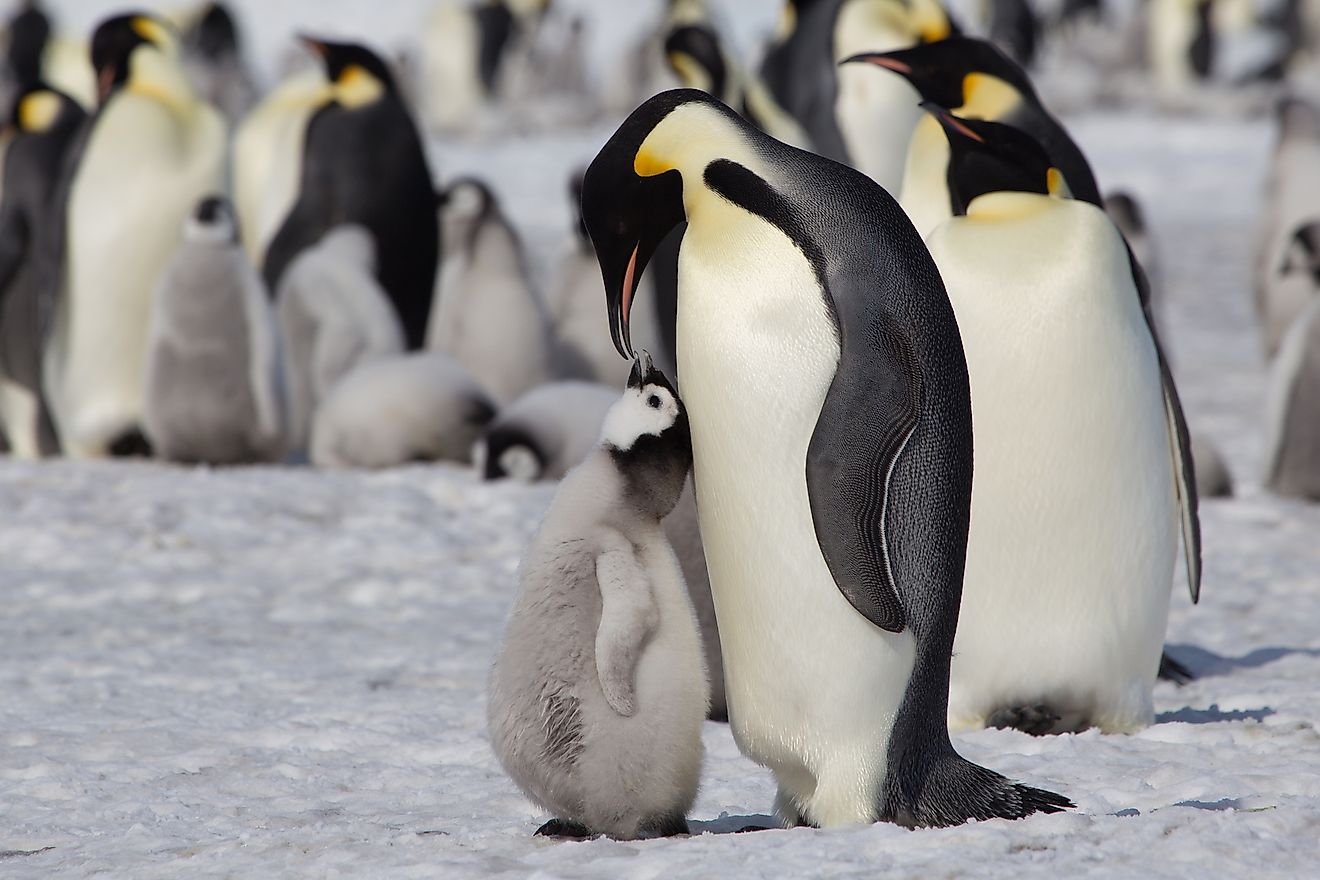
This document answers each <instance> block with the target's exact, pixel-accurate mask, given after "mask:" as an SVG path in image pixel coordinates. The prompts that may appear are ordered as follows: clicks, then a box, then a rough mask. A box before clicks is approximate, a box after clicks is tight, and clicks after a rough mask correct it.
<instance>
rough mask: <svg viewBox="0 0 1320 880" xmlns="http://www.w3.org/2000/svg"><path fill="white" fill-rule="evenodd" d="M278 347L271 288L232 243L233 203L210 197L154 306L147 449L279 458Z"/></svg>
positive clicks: (231, 460)
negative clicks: (269, 291)
mask: <svg viewBox="0 0 1320 880" xmlns="http://www.w3.org/2000/svg"><path fill="white" fill-rule="evenodd" d="M276 346H277V331H276V327H275V316H274V313H273V311H272V309H271V305H270V294H269V293H267V292H266V286H265V285H264V284H263V283H262V281H261V277H260V276H259V275H258V274H257V270H256V269H255V268H254V267H253V265H252V263H251V262H249V260H248V258H247V255H246V254H244V253H243V249H242V248H241V247H240V246H239V243H238V230H237V227H236V225H235V222H234V214H233V209H232V208H231V207H230V205H229V202H228V201H226V200H225V199H223V198H219V197H216V196H208V197H206V198H204V199H202V200H201V202H199V203H198V205H197V208H196V210H195V211H194V212H193V215H192V216H191V217H189V218H188V220H187V222H186V223H185V227H184V233H183V241H182V243H180V245H179V247H178V249H177V250H176V251H175V253H174V256H173V257H171V258H170V261H169V262H168V263H167V264H166V265H165V270H164V272H163V273H162V274H161V278H160V282H159V283H158V285H157V289H156V294H155V296H154V298H153V302H152V311H151V323H150V326H149V330H148V334H147V358H146V373H145V376H144V378H143V382H144V384H145V394H146V400H145V403H144V407H143V421H144V425H145V428H146V435H147V440H148V441H149V442H150V443H151V448H152V451H153V452H154V454H155V455H156V456H158V457H160V458H163V459H167V460H170V461H178V462H185V463H190V464H193V463H200V464H241V463H245V462H258V461H273V460H275V459H277V458H279V456H280V455H281V453H282V452H283V449H282V440H283V426H282V416H281V412H280V393H279V381H280V376H279V369H280V365H279V356H278V350H277V347H276Z"/></svg>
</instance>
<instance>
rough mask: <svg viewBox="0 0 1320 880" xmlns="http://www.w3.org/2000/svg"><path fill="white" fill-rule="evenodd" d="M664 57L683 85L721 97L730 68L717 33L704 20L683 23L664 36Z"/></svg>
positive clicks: (726, 84) (726, 83) (727, 81)
mask: <svg viewBox="0 0 1320 880" xmlns="http://www.w3.org/2000/svg"><path fill="white" fill-rule="evenodd" d="M665 58H667V59H668V60H669V66H670V67H671V68H672V69H673V71H674V73H675V74H677V75H678V78H679V79H680V80H682V81H683V85H685V86H687V87H689V88H693V89H701V90H702V91H703V92H710V93H711V94H712V95H715V96H716V97H723V95H724V90H725V88H726V87H727V86H728V84H729V70H728V68H727V66H726V65H725V63H724V53H723V52H722V51H721V50H720V40H719V37H717V36H716V35H715V31H713V30H711V29H710V27H709V26H707V25H705V24H685V25H681V26H679V27H676V28H674V29H673V30H671V31H670V32H669V36H668V37H666V38H665Z"/></svg>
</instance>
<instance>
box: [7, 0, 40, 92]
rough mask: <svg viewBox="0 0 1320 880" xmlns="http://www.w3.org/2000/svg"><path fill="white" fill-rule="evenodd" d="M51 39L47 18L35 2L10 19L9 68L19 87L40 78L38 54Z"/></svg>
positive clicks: (28, 84)
mask: <svg viewBox="0 0 1320 880" xmlns="http://www.w3.org/2000/svg"><path fill="white" fill-rule="evenodd" d="M49 39H50V20H49V19H48V18H46V14H45V13H44V12H42V11H41V10H40V9H39V8H37V5H36V4H35V3H32V4H26V5H25V6H24V8H23V10H22V11H21V12H19V13H18V14H17V15H15V16H14V17H13V18H12V19H10V21H9V57H8V62H9V70H10V72H11V73H12V74H13V76H14V79H15V81H17V83H18V85H19V86H20V87H24V86H30V85H33V84H34V83H36V82H38V81H40V79H41V55H42V52H44V51H45V49H46V41H47V40H49Z"/></svg>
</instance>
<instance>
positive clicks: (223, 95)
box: [184, 2, 257, 124]
mask: <svg viewBox="0 0 1320 880" xmlns="http://www.w3.org/2000/svg"><path fill="white" fill-rule="evenodd" d="M184 68H185V70H187V71H188V78H189V79H190V80H191V82H192V84H193V87H194V88H195V89H197V93H198V94H199V95H201V96H202V97H203V98H205V99H206V100H208V101H210V102H211V103H212V104H214V105H215V107H216V108H217V109H219V110H220V112H221V113H223V114H224V115H225V118H226V119H227V120H229V122H230V123H231V124H237V123H238V121H239V120H240V119H242V118H243V115H244V114H246V113H247V111H248V109H249V108H251V107H252V105H253V104H255V103H256V101H257V86H256V83H255V82H253V79H252V74H251V72H249V70H248V68H247V63H246V61H244V59H243V47H242V41H241V39H240V33H239V28H238V22H237V21H236V20H235V19H234V15H233V13H232V12H230V11H229V7H228V5H227V4H225V3H218V2H212V3H206V4H205V5H203V6H202V8H201V9H200V10H198V12H197V14H196V17H195V18H194V19H193V20H192V21H191V22H190V23H189V25H188V28H187V30H186V32H185V34H184Z"/></svg>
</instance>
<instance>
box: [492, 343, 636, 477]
mask: <svg viewBox="0 0 1320 880" xmlns="http://www.w3.org/2000/svg"><path fill="white" fill-rule="evenodd" d="M615 360H616V361H617V360H618V358H617V357H616V358H615ZM618 399H619V395H618V392H616V391H615V390H614V389H613V388H610V387H609V386H607V385H602V384H600V383H597V382H578V381H569V382H549V383H547V384H545V385H541V386H538V387H537V388H533V389H532V390H531V391H529V392H527V393H526V394H524V395H523V396H522V397H520V398H518V399H517V400H515V401H514V402H513V403H511V404H509V405H508V406H506V407H504V409H502V410H500V412H499V415H497V416H496V417H495V420H494V421H493V422H491V424H490V427H489V428H488V429H487V431H486V436H485V437H484V438H482V440H481V445H480V447H479V448H478V453H477V458H478V459H479V461H478V466H479V467H480V469H481V472H482V475H483V476H484V477H485V478H486V479H487V480H496V479H500V478H502V477H512V478H514V479H518V480H527V481H536V480H558V479H560V478H561V477H563V476H564V474H566V473H568V472H569V470H571V469H572V468H574V467H577V465H578V464H579V463H580V462H581V461H582V460H583V459H584V458H586V457H587V453H589V452H590V451H591V450H592V448H593V447H594V446H595V445H596V441H597V440H598V439H599V437H600V426H601V424H603V423H604V421H605V414H606V413H607V412H609V409H610V407H611V406H613V405H614V403H615V401H617V400H618Z"/></svg>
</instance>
